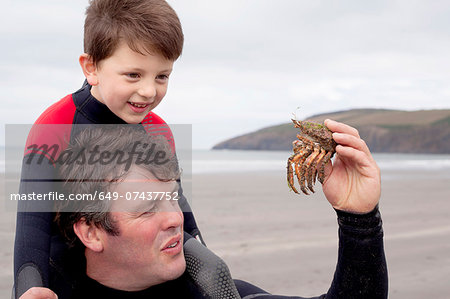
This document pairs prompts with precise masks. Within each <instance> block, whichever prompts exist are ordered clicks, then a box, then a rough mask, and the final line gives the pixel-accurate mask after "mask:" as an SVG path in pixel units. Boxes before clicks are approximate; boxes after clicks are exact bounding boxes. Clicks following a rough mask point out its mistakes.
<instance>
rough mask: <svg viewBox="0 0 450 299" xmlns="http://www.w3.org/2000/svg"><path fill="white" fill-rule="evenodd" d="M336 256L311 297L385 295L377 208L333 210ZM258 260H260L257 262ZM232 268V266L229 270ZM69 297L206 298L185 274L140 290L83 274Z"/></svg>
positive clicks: (269, 298)
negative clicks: (326, 280)
mask: <svg viewBox="0 0 450 299" xmlns="http://www.w3.org/2000/svg"><path fill="white" fill-rule="evenodd" d="M337 215H338V223H339V255H338V262H337V266H336V271H335V274H334V279H333V282H332V285H331V287H330V288H329V290H328V292H327V293H326V294H323V295H320V296H318V297H313V298H317V299H319V298H322V299H323V298H327V299H331V298H340V299H372V298H373V299H378V298H387V293H388V279H387V268H386V260H385V255H384V248H383V230H382V222H381V216H380V213H379V211H378V208H377V209H375V210H374V211H372V212H370V213H368V214H364V215H354V214H349V213H345V212H341V211H337ZM261 262H262V263H263V262H264V261H261ZM231 270H232V269H231ZM234 283H235V285H236V287H237V290H238V291H239V294H240V295H241V297H242V298H243V299H277V298H280V299H281V298H297V299H300V298H304V297H296V296H293V297H289V296H279V295H272V294H269V293H267V292H266V291H264V290H262V289H260V288H258V287H256V286H254V285H252V284H250V283H247V282H245V281H241V280H234ZM73 298H124V299H126V298H130V299H132V298H134V299H138V298H143V299H144V298H147V299H148V298H207V297H205V296H204V295H203V294H202V293H201V292H200V291H199V289H198V288H197V287H196V284H195V282H193V281H192V279H191V278H190V277H189V276H188V275H187V274H186V273H185V274H184V275H183V276H181V277H180V278H179V279H177V280H174V281H169V282H167V283H164V284H161V285H158V286H154V287H151V288H149V289H147V290H144V291H140V292H124V291H118V290H113V289H110V288H107V287H105V286H102V285H101V284H99V283H97V282H96V281H94V280H92V279H90V278H87V277H86V276H84V277H83V278H82V279H80V280H79V284H78V285H77V288H76V291H75V295H74V297H73Z"/></svg>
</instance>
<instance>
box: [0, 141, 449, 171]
mask: <svg viewBox="0 0 450 299" xmlns="http://www.w3.org/2000/svg"><path fill="white" fill-rule="evenodd" d="M291 154H292V153H291V152H289V151H251V150H245V151H244V150H192V151H191V152H190V153H188V154H187V155H184V157H185V158H183V161H184V162H183V161H182V162H181V164H182V168H183V163H184V168H185V169H191V170H190V171H191V172H192V174H209V173H233V172H254V171H256V172H268V171H280V170H284V169H285V168H286V161H287V158H288V157H289V156H290V155H291ZM186 157H187V158H186ZM373 157H374V159H375V160H376V162H377V164H378V166H379V167H380V169H381V171H383V170H394V171H395V170H405V171H407V170H419V171H420V170H423V171H440V170H443V171H445V172H447V171H448V172H449V173H450V154H446V155H435V154H398V153H396V154H391V153H389V154H388V153H374V154H373ZM15 162H16V164H17V163H20V161H15ZM188 164H189V165H188ZM0 173H5V148H4V147H0Z"/></svg>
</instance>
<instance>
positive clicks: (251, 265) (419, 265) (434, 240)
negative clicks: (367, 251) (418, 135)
mask: <svg viewBox="0 0 450 299" xmlns="http://www.w3.org/2000/svg"><path fill="white" fill-rule="evenodd" d="M192 188H193V194H192V199H191V204H192V208H193V210H194V212H195V215H196V218H197V221H198V225H199V226H200V228H201V230H202V233H203V236H204V238H205V240H206V242H207V245H208V247H209V248H210V249H212V250H213V251H214V252H216V254H218V255H219V256H221V257H222V258H223V259H224V260H225V261H226V262H227V264H228V266H229V268H230V270H231V272H232V275H233V277H234V278H239V279H243V280H247V281H250V282H252V283H254V284H256V285H258V286H260V287H261V288H263V289H265V290H267V291H269V292H272V293H274V294H282V295H299V296H314V295H319V294H322V293H325V292H326V291H327V289H328V287H329V286H330V282H331V280H332V277H333V272H334V268H335V265H336V257H337V223H336V215H335V213H334V211H333V210H332V208H331V207H330V205H329V204H328V202H326V200H325V198H324V197H323V195H322V192H321V189H320V186H317V190H316V191H317V192H316V193H315V194H314V195H312V196H309V197H305V196H298V195H295V194H293V193H292V192H289V190H288V187H287V185H286V181H285V174H284V172H283V171H281V170H280V171H279V172H278V171H272V172H267V173H257V172H249V173H227V174H203V175H194V177H193V180H192ZM449 195H450V172H449V171H448V170H446V171H426V172H423V171H421V172H419V171H415V170H408V171H403V172H402V171H398V170H396V171H383V172H382V199H381V203H380V210H381V213H382V216H383V221H384V231H385V249H386V255H387V261H388V268H389V284H390V285H389V294H390V296H389V298H399V299H423V298H433V299H440V298H442V299H444V298H449V296H450V286H449V284H448V280H449V277H450V222H449V220H448V219H449V218H450V202H449ZM1 196H2V199H4V192H1ZM0 213H1V215H0V216H1V217H0V221H1V226H0V238H1V239H0V248H1V251H0V264H1V272H0V275H1V279H0V297H1V298H9V296H10V294H11V286H12V281H13V280H12V267H13V266H12V261H13V256H12V253H13V240H14V222H15V214H14V213H11V212H6V211H5V210H4V208H3V209H2V210H1V212H0Z"/></svg>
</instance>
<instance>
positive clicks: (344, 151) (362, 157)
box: [336, 145, 372, 167]
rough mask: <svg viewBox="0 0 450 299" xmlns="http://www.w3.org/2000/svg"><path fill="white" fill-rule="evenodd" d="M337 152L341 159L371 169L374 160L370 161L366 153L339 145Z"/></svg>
mask: <svg viewBox="0 0 450 299" xmlns="http://www.w3.org/2000/svg"><path fill="white" fill-rule="evenodd" d="M336 152H337V153H338V154H339V157H340V158H343V159H346V160H347V161H348V160H350V161H352V162H354V163H355V164H356V165H358V166H359V167H371V166H372V163H371V162H372V159H370V158H369V157H368V156H367V155H366V154H365V153H364V152H362V151H360V150H358V149H355V148H353V147H349V146H342V145H338V146H337V147H336Z"/></svg>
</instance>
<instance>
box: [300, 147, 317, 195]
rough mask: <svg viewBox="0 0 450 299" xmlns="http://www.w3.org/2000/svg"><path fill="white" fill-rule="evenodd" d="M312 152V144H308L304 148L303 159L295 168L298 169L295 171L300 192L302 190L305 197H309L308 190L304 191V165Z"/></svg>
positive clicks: (305, 167)
mask: <svg viewBox="0 0 450 299" xmlns="http://www.w3.org/2000/svg"><path fill="white" fill-rule="evenodd" d="M312 152H313V145H312V143H310V144H308V145H307V147H306V152H305V155H304V157H303V159H301V160H300V161H299V162H298V164H297V165H296V166H298V167H300V166H301V168H300V171H297V179H298V182H299V184H300V190H302V192H303V193H305V194H306V195H309V193H308V190H307V189H306V185H305V182H306V176H305V175H306V170H307V165H306V162H305V161H306V160H307V158H308V157H309V156H310V155H311V153H312Z"/></svg>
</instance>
